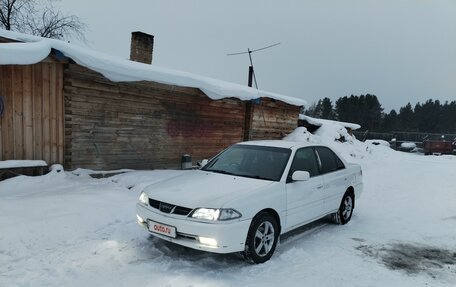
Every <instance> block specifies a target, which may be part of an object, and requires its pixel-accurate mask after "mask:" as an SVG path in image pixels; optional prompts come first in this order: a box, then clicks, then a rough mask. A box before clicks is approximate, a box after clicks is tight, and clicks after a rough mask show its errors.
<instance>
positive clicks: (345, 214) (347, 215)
mask: <svg viewBox="0 0 456 287" xmlns="http://www.w3.org/2000/svg"><path fill="white" fill-rule="evenodd" d="M354 209H355V197H354V195H353V193H352V192H346V193H345V194H344V197H343V198H342V202H341V203H340V207H339V210H338V211H337V212H336V213H334V214H333V220H334V222H335V223H336V224H340V225H344V224H346V223H347V222H349V221H350V219H351V217H352V215H353V210H354Z"/></svg>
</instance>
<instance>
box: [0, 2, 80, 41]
mask: <svg viewBox="0 0 456 287" xmlns="http://www.w3.org/2000/svg"><path fill="white" fill-rule="evenodd" d="M0 28H4V29H6V30H12V31H18V32H22V33H27V34H32V35H36V36H41V37H46V38H54V39H63V38H66V37H70V36H74V37H77V38H79V39H82V40H85V37H84V34H83V33H84V31H85V29H86V25H85V24H84V23H83V22H82V21H81V19H80V18H79V17H77V16H75V15H66V14H63V13H62V12H61V11H59V10H58V9H57V8H56V7H55V6H54V4H53V1H52V0H0Z"/></svg>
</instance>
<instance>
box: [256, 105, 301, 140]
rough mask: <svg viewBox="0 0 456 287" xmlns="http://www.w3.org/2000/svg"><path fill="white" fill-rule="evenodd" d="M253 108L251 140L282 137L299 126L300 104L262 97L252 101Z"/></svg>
mask: <svg viewBox="0 0 456 287" xmlns="http://www.w3.org/2000/svg"><path fill="white" fill-rule="evenodd" d="M251 109H252V110H251V119H250V123H249V125H248V126H249V127H250V130H249V139H250V140H263V139H282V138H283V137H284V136H285V135H287V134H289V133H291V132H292V131H293V130H294V129H295V128H296V127H297V124H298V118H299V107H298V106H293V105H289V104H286V103H284V102H281V101H276V100H274V99H270V98H261V99H260V100H259V101H253V102H252V106H251Z"/></svg>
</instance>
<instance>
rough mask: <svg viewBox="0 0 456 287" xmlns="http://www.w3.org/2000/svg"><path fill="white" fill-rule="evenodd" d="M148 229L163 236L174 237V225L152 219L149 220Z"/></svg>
mask: <svg viewBox="0 0 456 287" xmlns="http://www.w3.org/2000/svg"><path fill="white" fill-rule="evenodd" d="M149 231H150V232H153V233H158V234H161V235H164V236H168V237H172V238H176V227H172V226H169V225H166V224H162V223H158V222H155V221H152V220H149Z"/></svg>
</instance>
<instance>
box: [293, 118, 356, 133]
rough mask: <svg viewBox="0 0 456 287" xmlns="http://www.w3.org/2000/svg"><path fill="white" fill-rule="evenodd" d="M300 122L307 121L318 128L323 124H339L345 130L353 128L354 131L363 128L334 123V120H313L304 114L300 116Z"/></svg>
mask: <svg viewBox="0 0 456 287" xmlns="http://www.w3.org/2000/svg"><path fill="white" fill-rule="evenodd" d="M299 119H300V120H306V121H307V122H308V123H310V124H312V125H316V126H321V125H323V124H339V125H341V126H343V127H345V128H351V129H352V130H357V129H359V128H361V126H360V125H358V124H353V123H346V122H339V121H332V120H324V119H316V118H312V117H309V116H306V115H303V114H300V115H299Z"/></svg>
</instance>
